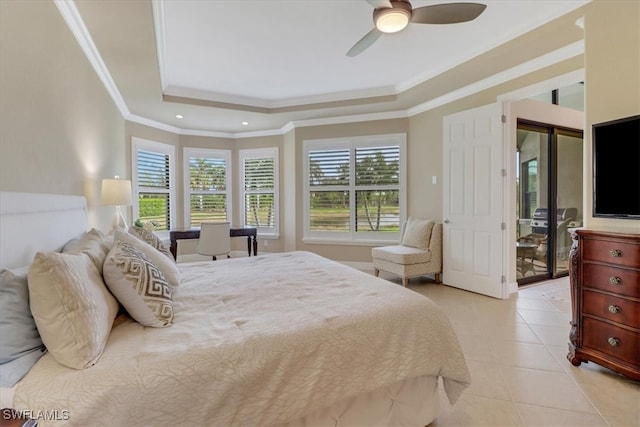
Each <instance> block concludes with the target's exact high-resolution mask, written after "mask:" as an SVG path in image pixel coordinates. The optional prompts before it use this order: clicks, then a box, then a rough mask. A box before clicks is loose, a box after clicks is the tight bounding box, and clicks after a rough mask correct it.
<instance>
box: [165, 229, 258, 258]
mask: <svg viewBox="0 0 640 427" xmlns="http://www.w3.org/2000/svg"><path fill="white" fill-rule="evenodd" d="M229 237H246V238H247V252H248V253H249V256H251V248H252V247H253V256H256V255H258V229H257V228H255V227H231V228H230V229H229ZM199 238H200V229H199V228H190V229H187V230H171V231H169V240H170V241H171V246H170V248H169V250H170V251H171V253H172V254H173V257H174V258H177V254H178V240H183V239H199Z"/></svg>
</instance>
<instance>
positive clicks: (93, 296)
mask: <svg viewBox="0 0 640 427" xmlns="http://www.w3.org/2000/svg"><path fill="white" fill-rule="evenodd" d="M28 285H29V302H30V306H31V313H32V314H33V319H34V320H35V322H36V325H37V326H38V331H39V332H40V337H42V341H43V342H44V345H45V346H46V347H47V350H49V353H51V355H52V356H53V357H54V359H56V361H58V363H60V364H61V365H64V366H67V367H69V368H74V369H84V368H88V367H91V366H93V365H95V364H96V362H97V361H98V359H99V358H100V355H101V354H102V350H103V349H104V346H105V344H106V343H107V338H108V337H109V333H110V332H111V327H112V326H113V320H114V319H115V317H116V314H117V313H118V309H119V305H118V301H116V299H115V298H114V297H113V295H111V293H110V292H109V290H108V289H107V287H106V286H105V285H104V282H103V281H102V277H101V276H100V274H99V273H98V270H97V269H96V267H95V265H94V264H93V262H92V261H91V260H90V259H89V257H88V256H87V255H86V254H64V253H57V252H46V253H45V252H38V253H37V254H36V256H35V257H34V259H33V263H32V264H31V267H30V268H29V274H28Z"/></svg>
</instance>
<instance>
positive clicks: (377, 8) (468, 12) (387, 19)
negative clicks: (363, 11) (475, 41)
mask: <svg viewBox="0 0 640 427" xmlns="http://www.w3.org/2000/svg"><path fill="white" fill-rule="evenodd" d="M366 1H367V2H368V3H369V4H371V5H372V6H373V7H374V10H373V23H374V24H375V27H374V28H373V29H372V30H371V31H369V32H368V33H367V34H366V35H365V36H364V37H363V38H361V39H360V40H358V42H357V43H356V44H354V45H353V47H352V48H351V49H349V51H348V52H347V56H356V55H359V54H361V53H362V52H364V51H365V49H367V48H368V47H369V46H371V45H372V44H373V43H374V42H375V41H376V40H378V39H379V38H380V36H381V35H382V34H384V33H397V32H398V31H401V30H403V29H404V28H405V27H406V26H407V25H409V23H412V24H457V23H460V22H468V21H472V20H474V19H476V18H477V17H478V16H480V14H481V13H482V12H483V11H484V10H485V8H486V7H487V5H485V4H481V3H444V4H434V5H430V6H423V7H417V8H415V9H413V8H412V7H411V3H409V2H408V1H407V0H366Z"/></svg>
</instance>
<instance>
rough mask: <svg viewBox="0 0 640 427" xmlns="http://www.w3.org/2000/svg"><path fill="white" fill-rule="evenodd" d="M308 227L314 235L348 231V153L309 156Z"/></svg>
mask: <svg viewBox="0 0 640 427" xmlns="http://www.w3.org/2000/svg"><path fill="white" fill-rule="evenodd" d="M308 159H309V164H308V167H309V177H308V178H309V187H310V192H309V227H310V229H311V230H314V231H322V230H325V231H349V230H350V228H351V227H350V220H349V210H350V205H349V203H350V197H349V193H350V192H349V181H350V169H351V165H350V159H351V153H350V150H349V149H337V150H314V151H310V152H309V157H308Z"/></svg>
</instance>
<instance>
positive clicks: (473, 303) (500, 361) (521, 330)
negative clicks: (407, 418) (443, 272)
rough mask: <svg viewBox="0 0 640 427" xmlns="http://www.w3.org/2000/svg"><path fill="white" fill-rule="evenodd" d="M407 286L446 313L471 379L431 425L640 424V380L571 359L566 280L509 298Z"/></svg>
mask: <svg viewBox="0 0 640 427" xmlns="http://www.w3.org/2000/svg"><path fill="white" fill-rule="evenodd" d="M385 278H388V279H389V280H392V281H396V279H393V278H391V277H385ZM398 283H399V282H398ZM409 288H411V289H413V290H414V291H416V292H419V293H421V294H423V295H425V296H427V297H429V298H431V299H432V300H434V301H436V302H437V303H439V304H440V305H441V306H442V307H444V308H445V309H446V310H447V313H448V315H449V319H450V320H451V323H452V325H453V327H454V329H455V331H456V334H457V335H458V338H459V340H460V344H461V346H462V349H463V351H464V354H465V357H466V360H467V365H468V367H469V370H470V372H471V377H472V384H471V386H470V387H469V388H468V389H467V390H466V391H465V392H464V393H463V395H462V397H461V398H460V400H459V401H458V402H457V403H456V404H455V405H453V406H451V405H449V402H448V401H447V398H446V396H445V394H444V393H443V392H442V390H441V406H442V407H443V410H442V414H441V415H440V417H439V418H438V419H437V420H436V421H435V422H433V423H432V424H431V426H437V427H449V426H540V427H542V426H544V427H551V426H563V427H573V426H575V427H582V426H611V427H618V426H619V427H632V426H640V383H638V382H634V381H632V380H629V379H626V378H625V377H622V376H620V375H618V374H616V373H614V372H612V371H610V370H609V369H606V368H603V367H601V366H599V365H596V364H594V363H583V364H582V365H581V366H580V367H574V366H573V365H571V364H570V363H569V362H568V361H567V359H566V355H567V352H568V350H567V343H568V335H569V321H570V320H571V297H570V290H569V279H568V278H562V279H557V280H552V281H548V282H542V283H540V284H537V285H532V286H529V287H526V288H521V289H520V290H519V291H518V292H517V293H516V294H515V295H512V296H511V298H509V299H508V300H496V299H493V298H490V297H485V296H482V295H478V294H474V293H472V292H467V291H463V290H459V289H456V288H452V287H448V286H443V285H437V284H435V283H433V282H432V281H431V280H429V279H428V278H424V279H420V278H417V279H411V280H410V282H409Z"/></svg>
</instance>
